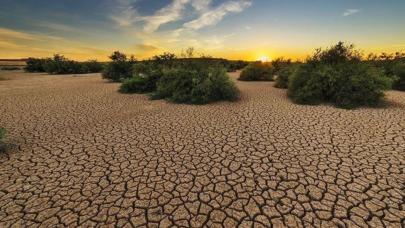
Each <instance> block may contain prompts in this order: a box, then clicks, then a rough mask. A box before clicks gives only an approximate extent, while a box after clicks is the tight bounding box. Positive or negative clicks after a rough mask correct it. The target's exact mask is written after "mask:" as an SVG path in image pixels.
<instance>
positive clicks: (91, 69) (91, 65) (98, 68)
mask: <svg viewBox="0 0 405 228" xmlns="http://www.w3.org/2000/svg"><path fill="white" fill-rule="evenodd" d="M82 64H83V68H84V70H83V71H85V72H87V73H100V72H102V71H103V69H104V65H103V64H102V63H100V62H97V60H88V61H86V62H84V63H82Z"/></svg>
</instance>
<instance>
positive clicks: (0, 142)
mask: <svg viewBox="0 0 405 228" xmlns="http://www.w3.org/2000/svg"><path fill="white" fill-rule="evenodd" d="M5 136H6V129H4V128H1V127H0V152H3V151H4V150H5V146H6V145H5V143H4V137H5Z"/></svg>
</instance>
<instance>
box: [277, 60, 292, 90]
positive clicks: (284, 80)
mask: <svg viewBox="0 0 405 228" xmlns="http://www.w3.org/2000/svg"><path fill="white" fill-rule="evenodd" d="M297 68H298V66H297V65H289V66H287V67H284V68H282V69H281V70H280V71H279V72H278V74H277V78H276V83H275V84H274V86H275V87H276V88H281V89H287V88H288V82H289V78H290V77H292V76H293V75H294V74H295V72H296V71H297Z"/></svg>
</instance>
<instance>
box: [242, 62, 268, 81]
mask: <svg viewBox="0 0 405 228" xmlns="http://www.w3.org/2000/svg"><path fill="white" fill-rule="evenodd" d="M273 73H274V71H273V68H272V66H271V64H269V63H262V62H255V63H251V64H249V65H248V66H247V67H246V68H245V69H244V70H243V71H242V73H241V74H240V76H239V79H238V80H241V81H272V80H273Z"/></svg>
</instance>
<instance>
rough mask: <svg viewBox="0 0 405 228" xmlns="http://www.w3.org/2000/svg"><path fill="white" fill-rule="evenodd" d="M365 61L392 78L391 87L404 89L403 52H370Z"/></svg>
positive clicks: (404, 69) (404, 57) (404, 64)
mask: <svg viewBox="0 0 405 228" xmlns="http://www.w3.org/2000/svg"><path fill="white" fill-rule="evenodd" d="M367 62H369V63H370V64H372V65H373V66H376V67H378V68H380V69H382V70H383V71H384V73H385V75H387V76H388V77H390V78H391V79H392V80H393V85H392V88H393V89H396V90H402V91H405V75H404V74H405V53H400V52H397V53H395V54H387V53H382V54H380V55H375V54H370V55H369V56H368V58H367Z"/></svg>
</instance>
